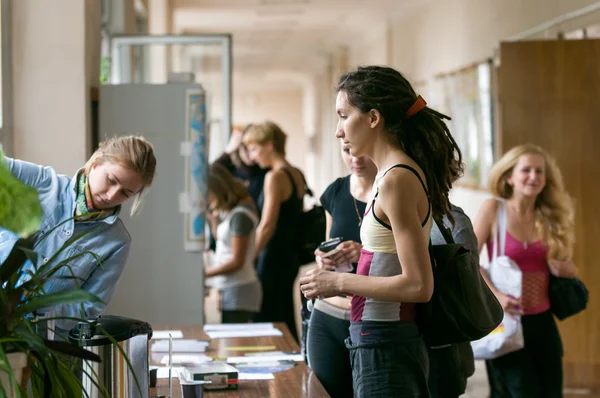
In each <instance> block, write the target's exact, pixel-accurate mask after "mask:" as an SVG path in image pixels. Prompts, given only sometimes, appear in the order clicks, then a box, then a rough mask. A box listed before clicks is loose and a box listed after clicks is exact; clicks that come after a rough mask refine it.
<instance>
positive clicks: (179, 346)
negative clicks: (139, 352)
mask: <svg viewBox="0 0 600 398" xmlns="http://www.w3.org/2000/svg"><path fill="white" fill-rule="evenodd" d="M209 344H210V343H209V342H208V341H202V340H187V339H177V340H173V352H205V351H206V348H207V347H208V345H209ZM152 351H153V352H169V340H157V341H155V342H154V344H152Z"/></svg>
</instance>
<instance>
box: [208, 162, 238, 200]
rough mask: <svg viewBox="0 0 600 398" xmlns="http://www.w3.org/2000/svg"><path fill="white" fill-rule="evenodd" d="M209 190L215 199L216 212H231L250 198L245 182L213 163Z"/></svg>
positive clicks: (209, 171)
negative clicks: (241, 202) (242, 201)
mask: <svg viewBox="0 0 600 398" xmlns="http://www.w3.org/2000/svg"><path fill="white" fill-rule="evenodd" d="M208 190H209V191H210V192H212V194H213V195H214V197H215V204H214V210H219V211H229V210H231V209H233V208H234V207H235V206H237V205H238V204H239V203H240V201H241V200H242V199H244V198H245V197H247V196H248V188H246V185H244V183H243V181H242V180H240V179H238V178H235V177H234V176H233V175H232V174H231V173H230V172H229V170H227V169H226V168H225V167H224V166H222V165H220V164H218V163H213V164H211V165H210V167H209V169H208Z"/></svg>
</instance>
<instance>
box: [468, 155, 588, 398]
mask: <svg viewBox="0 0 600 398" xmlns="http://www.w3.org/2000/svg"><path fill="white" fill-rule="evenodd" d="M490 190H491V193H492V194H493V195H494V196H495V198H492V199H489V200H487V201H486V202H485V203H484V204H483V205H482V207H481V209H480V211H479V214H478V216H477V218H476V220H475V233H476V235H477V240H478V241H479V250H481V248H482V246H483V244H484V243H485V244H487V248H488V254H489V256H490V258H491V257H492V250H493V247H494V244H493V236H494V231H495V229H496V213H497V210H498V204H499V202H500V200H504V202H505V205H506V214H507V215H506V218H507V219H506V221H507V222H506V225H507V228H506V229H507V231H506V248H505V253H506V255H507V256H509V257H510V258H511V259H512V260H513V261H515V262H516V263H517V264H518V265H519V268H520V269H521V271H522V273H523V287H522V294H521V298H520V299H515V298H513V297H509V296H507V295H505V294H503V293H501V292H499V291H497V290H496V289H495V287H494V285H493V284H492V283H491V282H490V280H489V278H488V276H487V274H486V273H485V271H484V270H482V273H483V276H484V278H485V279H486V281H487V283H488V285H489V286H490V288H491V289H492V291H493V292H494V294H495V295H496V297H497V298H498V300H499V301H500V303H501V304H502V306H503V308H504V311H505V312H507V313H508V314H519V315H522V317H521V322H522V324H523V334H524V340H525V347H524V348H523V349H521V350H518V351H515V352H512V353H510V354H507V355H504V356H502V357H499V358H496V359H493V360H490V361H487V364H486V365H487V367H488V376H489V377H490V384H491V387H492V394H491V397H492V398H496V397H513V398H519V397H527V398H536V397H544V398H552V397H562V379H563V377H562V354H563V351H562V342H561V339H560V334H559V332H558V329H557V327H556V323H555V321H554V318H553V316H552V312H551V311H550V299H549V296H548V284H549V279H550V273H552V274H553V275H555V276H558V277H574V276H575V275H576V274H577V267H576V266H575V265H574V264H573V262H572V261H571V257H572V252H573V242H574V229H573V206H572V202H571V199H570V197H569V195H568V194H567V192H566V191H565V189H564V186H563V180H562V175H561V172H560V170H559V169H558V167H557V165H556V162H555V160H554V159H553V158H552V157H551V156H550V155H549V154H548V153H547V152H545V151H544V150H543V149H541V148H540V147H538V146H535V145H532V144H526V145H521V146H518V147H515V148H513V149H511V150H510V151H509V152H507V153H506V154H505V155H504V156H503V157H502V158H501V159H500V160H499V161H498V162H497V163H496V164H495V165H494V167H493V168H492V170H491V172H490Z"/></svg>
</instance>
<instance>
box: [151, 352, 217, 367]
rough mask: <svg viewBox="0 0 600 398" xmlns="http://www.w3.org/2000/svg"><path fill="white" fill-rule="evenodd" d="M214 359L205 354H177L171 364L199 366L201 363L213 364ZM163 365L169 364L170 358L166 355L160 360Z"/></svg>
mask: <svg viewBox="0 0 600 398" xmlns="http://www.w3.org/2000/svg"><path fill="white" fill-rule="evenodd" d="M212 360H213V359H212V358H211V357H208V356H206V355H203V354H175V355H173V357H172V359H171V362H172V363H175V364H179V365H198V364H201V363H207V362H211V361H212ZM160 363H161V364H163V365H168V364H169V356H168V355H165V356H164V357H162V359H161V360H160Z"/></svg>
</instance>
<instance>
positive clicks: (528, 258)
mask: <svg viewBox="0 0 600 398" xmlns="http://www.w3.org/2000/svg"><path fill="white" fill-rule="evenodd" d="M487 247H488V255H489V258H490V259H491V258H492V250H493V248H494V243H493V241H490V242H489V244H488V245H487ZM504 254H505V255H507V256H508V257H510V258H511V259H512V260H513V261H514V262H515V263H517V265H518V266H519V268H520V269H521V272H522V273H523V288H522V294H521V301H522V306H523V313H524V314H525V315H532V314H539V313H540V312H544V311H547V310H549V309H550V298H549V297H548V283H549V280H550V268H549V267H548V259H547V256H548V251H547V249H546V247H545V246H544V244H543V243H542V241H541V240H538V241H536V242H532V243H529V244H527V245H526V244H524V243H523V242H521V241H519V240H517V239H515V238H514V237H513V236H512V235H511V234H510V233H509V232H508V231H507V232H506V246H505V249H504Z"/></svg>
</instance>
